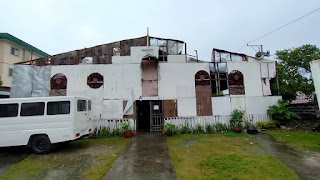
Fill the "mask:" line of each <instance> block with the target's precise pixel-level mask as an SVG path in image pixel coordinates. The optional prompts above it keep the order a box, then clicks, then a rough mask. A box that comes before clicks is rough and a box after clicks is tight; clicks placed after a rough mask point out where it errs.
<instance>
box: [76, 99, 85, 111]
mask: <svg viewBox="0 0 320 180" xmlns="http://www.w3.org/2000/svg"><path fill="white" fill-rule="evenodd" d="M77 109H78V111H86V110H87V101H86V100H78V102H77Z"/></svg>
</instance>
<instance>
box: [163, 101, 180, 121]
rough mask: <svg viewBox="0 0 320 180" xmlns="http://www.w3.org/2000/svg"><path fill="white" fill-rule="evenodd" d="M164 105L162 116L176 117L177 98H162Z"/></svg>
mask: <svg viewBox="0 0 320 180" xmlns="http://www.w3.org/2000/svg"><path fill="white" fill-rule="evenodd" d="M163 103H164V104H163V105H164V117H177V116H178V111H177V100H176V99H173V100H163Z"/></svg>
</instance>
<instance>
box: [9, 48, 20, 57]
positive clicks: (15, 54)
mask: <svg viewBox="0 0 320 180" xmlns="http://www.w3.org/2000/svg"><path fill="white" fill-rule="evenodd" d="M11 54H12V55H14V56H19V49H17V48H15V47H11Z"/></svg>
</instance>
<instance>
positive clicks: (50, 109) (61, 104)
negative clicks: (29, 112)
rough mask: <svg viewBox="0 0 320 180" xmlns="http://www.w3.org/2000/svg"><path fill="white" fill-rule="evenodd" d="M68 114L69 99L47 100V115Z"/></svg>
mask: <svg viewBox="0 0 320 180" xmlns="http://www.w3.org/2000/svg"><path fill="white" fill-rule="evenodd" d="M56 114H70V101H56V102H48V106H47V115H56Z"/></svg>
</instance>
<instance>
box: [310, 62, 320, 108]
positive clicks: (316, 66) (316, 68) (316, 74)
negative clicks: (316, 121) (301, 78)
mask: <svg viewBox="0 0 320 180" xmlns="http://www.w3.org/2000/svg"><path fill="white" fill-rule="evenodd" d="M310 67H311V73H312V79H313V83H314V87H315V90H316V96H317V99H318V106H319V109H320V60H316V61H312V62H310Z"/></svg>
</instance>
